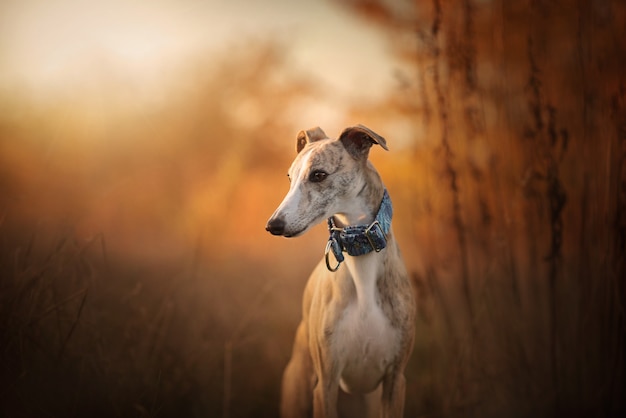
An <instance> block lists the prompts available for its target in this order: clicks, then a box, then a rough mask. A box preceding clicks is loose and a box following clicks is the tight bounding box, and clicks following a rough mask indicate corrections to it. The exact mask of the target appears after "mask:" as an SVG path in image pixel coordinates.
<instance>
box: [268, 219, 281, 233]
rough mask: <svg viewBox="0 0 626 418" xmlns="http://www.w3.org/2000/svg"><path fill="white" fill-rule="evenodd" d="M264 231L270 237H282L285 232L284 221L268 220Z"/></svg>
mask: <svg viewBox="0 0 626 418" xmlns="http://www.w3.org/2000/svg"><path fill="white" fill-rule="evenodd" d="M265 230H266V231H268V232H269V233H270V234H272V235H283V233H284V232H285V221H283V220H282V219H281V218H273V219H270V220H269V221H267V225H265Z"/></svg>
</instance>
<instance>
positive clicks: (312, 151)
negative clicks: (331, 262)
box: [266, 125, 415, 418]
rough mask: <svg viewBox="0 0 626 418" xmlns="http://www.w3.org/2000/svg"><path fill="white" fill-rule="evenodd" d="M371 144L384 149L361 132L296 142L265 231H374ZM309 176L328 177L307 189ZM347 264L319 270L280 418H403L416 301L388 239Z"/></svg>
mask: <svg viewBox="0 0 626 418" xmlns="http://www.w3.org/2000/svg"><path fill="white" fill-rule="evenodd" d="M373 144H378V145H381V146H382V147H383V148H384V149H387V145H386V142H385V140H384V139H383V138H382V137H381V136H380V135H378V134H376V133H374V132H373V131H371V130H370V129H368V128H366V127H364V126H362V125H359V126H355V127H352V128H347V129H345V130H344V131H343V132H342V134H341V135H340V137H339V139H334V140H333V139H329V138H327V137H326V134H325V133H324V131H322V130H321V129H320V128H319V127H318V128H313V129H310V130H308V131H302V132H300V133H299V134H298V137H297V140H296V150H297V152H298V155H297V156H296V158H295V160H294V162H293V164H292V166H291V168H290V169H289V176H290V179H291V186H290V189H289V192H288V194H287V196H286V197H285V199H284V200H283V202H282V203H281V204H280V206H279V207H278V209H276V211H275V212H274V214H273V215H272V217H271V218H270V220H269V221H268V224H267V227H266V228H267V230H268V231H270V232H271V233H272V234H275V235H283V236H286V237H293V236H298V235H301V234H303V233H304V232H306V231H307V230H308V229H309V228H310V227H312V226H313V225H315V224H317V223H319V222H321V221H323V220H325V219H326V218H328V217H330V216H335V220H336V221H337V223H338V224H339V225H342V226H347V225H354V224H369V223H371V222H372V221H373V220H374V218H375V216H376V213H377V211H378V208H379V206H380V202H381V200H382V196H383V191H384V186H383V183H382V181H381V179H380V176H379V175H378V173H377V172H376V170H375V169H374V167H373V165H372V164H371V163H370V162H369V161H368V159H367V157H368V154H369V149H370V148H371V146H372V145H373ZM316 170H322V171H324V172H326V173H328V176H327V177H326V178H325V179H324V180H323V181H321V182H313V181H311V180H310V178H309V176H310V175H311V173H312V172H314V171H316ZM345 257H346V260H345V262H344V263H343V264H342V265H341V267H340V268H339V270H338V271H337V272H334V273H333V272H330V271H329V270H328V269H327V267H326V263H325V262H324V260H322V261H320V263H319V264H318V265H317V267H316V268H315V269H314V271H313V273H312V274H311V276H310V278H309V281H308V282H307V285H306V288H305V291H304V297H303V304H302V321H301V322H300V325H299V326H298V329H297V331H296V337H295V342H294V346H293V352H292V356H291V360H290V361H289V363H288V365H287V367H286V369H285V372H284V375H283V382H282V396H281V406H280V412H281V416H282V417H283V418H303V417H310V416H314V417H315V418H322V417H326V418H335V417H339V416H341V417H370V416H371V417H373V416H382V417H384V418H392V417H393V418H399V417H402V415H403V410H404V397H405V378H404V369H405V366H406V363H407V361H408V359H409V356H410V354H411V351H412V347H413V339H414V316H415V301H414V298H413V291H412V288H411V282H410V280H409V278H408V275H407V272H406V269H405V267H404V263H403V261H402V258H401V255H400V251H399V249H398V245H397V243H396V240H395V239H394V236H393V232H392V231H389V234H388V236H387V247H386V248H385V249H383V250H382V251H380V252H371V253H369V254H366V255H362V256H358V257H352V256H349V255H347V254H345Z"/></svg>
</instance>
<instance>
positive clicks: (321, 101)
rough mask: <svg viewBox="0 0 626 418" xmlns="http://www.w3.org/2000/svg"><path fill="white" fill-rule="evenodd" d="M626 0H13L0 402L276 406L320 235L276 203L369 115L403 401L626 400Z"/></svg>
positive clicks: (3, 146)
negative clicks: (297, 225) (404, 357)
mask: <svg viewBox="0 0 626 418" xmlns="http://www.w3.org/2000/svg"><path fill="white" fill-rule="evenodd" d="M570 3H571V4H570ZM622 3H623V2H618V1H614V0H606V1H591V0H580V1H576V2H567V1H564V0H563V1H558V0H555V1H521V2H511V1H507V0H450V1H438V0H416V1H408V0H407V1H384V0H326V1H318V0H306V1H291V0H259V1H253V0H233V1H225V0H155V1H148V0H134V1H125V0H109V1H96V0H93V1H90V0H55V1H46V0H22V1H17V0H9V1H3V2H0V416H3V417H4V416H6V417H39V416H59V417H64V416H92V417H99V416H102V417H112V416H113V417H114V416H141V417H179V416H185V417H223V418H235V417H258V416H277V415H278V405H279V396H280V395H279V394H280V382H281V375H282V372H283V370H284V369H285V365H286V364H287V361H288V359H289V358H290V355H291V350H292V346H293V341H294V338H293V337H294V332H295V330H296V326H297V324H298V323H299V321H300V319H301V315H302V307H301V304H300V302H301V297H302V293H303V288H304V286H305V283H306V280H307V277H308V275H309V274H310V272H311V271H312V269H313V267H314V266H315V265H316V263H318V262H319V261H320V260H322V257H323V256H324V249H325V246H326V243H327V241H328V237H329V231H328V229H327V225H326V224H325V222H322V223H321V224H319V225H316V226H313V227H312V228H311V229H310V230H309V232H307V233H306V234H304V235H303V236H300V237H297V238H289V239H287V238H284V237H279V236H273V235H271V234H270V233H268V232H267V231H266V230H265V226H266V222H267V221H268V219H269V217H270V215H271V214H272V213H273V212H274V210H275V209H276V208H277V206H278V205H279V204H280V202H281V201H282V199H283V198H284V196H285V195H286V193H287V191H288V190H289V187H290V182H289V179H288V178H287V176H286V174H287V172H288V170H289V167H290V164H291V163H292V161H293V159H294V158H295V156H296V136H297V134H298V132H299V131H300V130H306V129H309V128H313V127H315V126H320V127H321V128H322V129H323V130H324V132H326V134H328V136H329V137H333V138H335V137H337V136H338V135H339V134H340V133H341V131H342V130H343V129H344V128H345V127H348V126H354V125H357V124H363V125H366V126H367V127H369V128H371V129H372V130H373V131H375V132H376V133H377V134H379V135H380V136H382V137H384V139H385V141H386V145H387V146H388V148H389V150H388V151H385V150H384V149H383V147H381V146H376V147H373V148H372V150H371V152H370V154H369V157H370V161H371V162H372V163H373V164H374V165H375V166H376V168H377V170H378V172H379V173H380V175H381V178H382V179H383V180H384V186H385V187H386V189H387V190H388V192H389V196H390V200H391V201H392V202H393V232H394V236H395V238H396V239H397V241H398V244H399V246H400V248H401V249H402V254H403V257H404V260H405V262H406V263H405V264H406V267H407V270H408V274H409V277H410V282H411V284H412V285H413V288H414V289H413V290H414V296H415V299H416V302H417V318H416V321H415V336H416V338H415V346H414V348H413V351H412V354H411V358H410V360H409V362H408V364H407V366H406V369H405V377H406V406H405V416H407V417H409V416H410V417H413V416H423V417H426V416H432V417H435V416H436V417H442V418H445V417H450V418H452V417H459V416H474V417H503V416H507V417H508V416H516V417H527V416H532V417H544V416H549V417H555V416H566V415H567V416H602V417H605V416H608V417H612V416H622V415H623V412H624V410H625V400H624V398H623V393H624V391H625V387H624V382H625V381H626V379H625V377H626V369H625V368H624V357H623V353H624V352H625V345H626V341H625V337H624V336H626V332H624V323H626V320H625V319H624V306H626V293H625V292H624V285H623V283H622V282H623V280H619V279H620V278H622V277H625V276H626V273H625V272H624V269H625V266H626V262H625V258H624V257H625V256H624V254H625V253H626V244H625V243H626V239H625V238H624V237H626V226H625V225H626V221H625V220H626V195H625V194H624V190H625V179H626V168H625V167H626V166H625V164H626V163H625V161H626V154H624V152H625V151H624V150H626V146H625V144H626V139H625V137H624V132H625V129H624V126H626V93H625V92H626V87H625V86H626V79H625V75H624V74H625V72H624V68H626V59H625V58H624V57H625V56H626V26H625V25H624V24H623V23H624V22H626V6H625V5H624V4H622ZM378 143H379V144H380V143H382V141H380V142H378ZM346 149H347V148H346ZM351 155H352V156H354V154H351ZM351 158H352V157H351ZM355 167H357V168H355V169H358V167H359V166H355ZM327 174H328V173H327ZM274 232H276V231H274ZM407 317H408V316H407ZM377 326H378V327H379V328H378V329H381V325H380V323H378V324H377Z"/></svg>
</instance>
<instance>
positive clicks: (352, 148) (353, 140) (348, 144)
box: [339, 125, 389, 159]
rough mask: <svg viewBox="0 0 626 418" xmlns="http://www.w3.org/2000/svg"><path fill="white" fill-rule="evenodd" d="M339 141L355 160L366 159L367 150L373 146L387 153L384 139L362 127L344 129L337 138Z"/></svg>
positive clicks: (387, 149)
mask: <svg viewBox="0 0 626 418" xmlns="http://www.w3.org/2000/svg"><path fill="white" fill-rule="evenodd" d="M339 140H340V141H341V143H342V144H343V146H344V147H345V148H346V150H347V151H348V152H349V153H350V155H352V156H353V157H354V158H356V159H360V158H363V157H365V158H366V159H367V155H368V153H369V150H370V148H371V147H372V145H374V144H378V145H380V146H381V147H383V149H385V150H386V151H389V148H387V141H385V138H383V137H382V136H380V135H378V134H377V133H376V132H374V131H372V130H371V129H370V128H368V127H366V126H363V125H357V126H352V127H350V128H346V129H344V130H343V132H342V133H341V135H340V136H339Z"/></svg>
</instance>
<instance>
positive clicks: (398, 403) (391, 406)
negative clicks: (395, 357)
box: [382, 371, 406, 418]
mask: <svg viewBox="0 0 626 418" xmlns="http://www.w3.org/2000/svg"><path fill="white" fill-rule="evenodd" d="M405 391H406V380H405V378H404V374H403V373H402V372H401V371H396V372H394V373H390V374H388V375H387V376H385V378H384V379H383V397H382V407H383V410H382V417H383V418H402V416H403V414H404V395H405Z"/></svg>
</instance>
